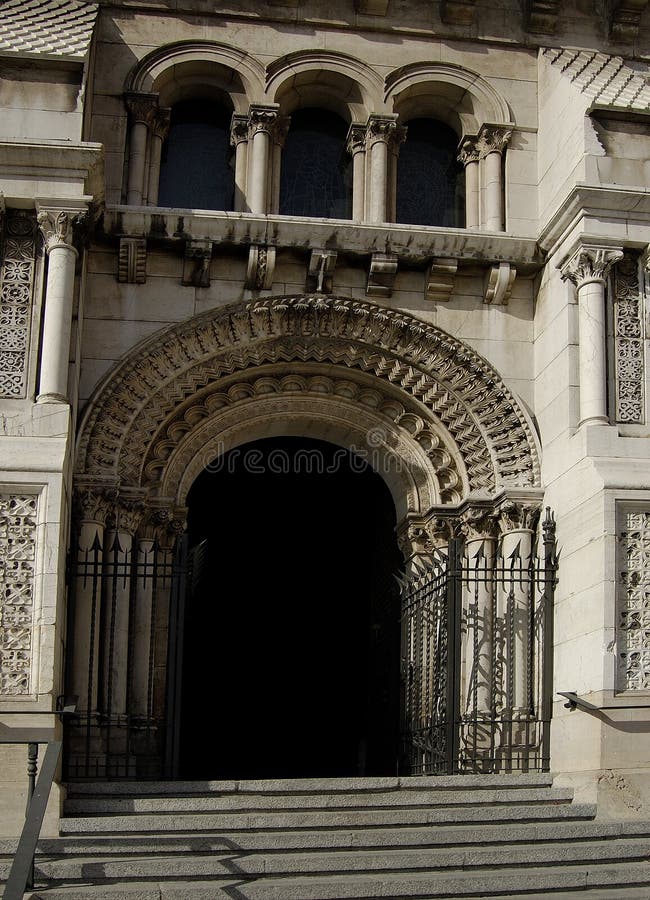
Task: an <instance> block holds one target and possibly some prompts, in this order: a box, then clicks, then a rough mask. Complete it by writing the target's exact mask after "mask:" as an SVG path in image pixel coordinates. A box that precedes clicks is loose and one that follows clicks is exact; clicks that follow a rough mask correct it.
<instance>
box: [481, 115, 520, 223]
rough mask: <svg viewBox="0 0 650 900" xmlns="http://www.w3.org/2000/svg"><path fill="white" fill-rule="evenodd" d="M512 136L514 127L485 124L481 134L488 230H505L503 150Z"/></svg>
mask: <svg viewBox="0 0 650 900" xmlns="http://www.w3.org/2000/svg"><path fill="white" fill-rule="evenodd" d="M511 137H512V129H510V128H498V127H496V126H492V125H486V126H483V128H482V129H481V132H480V134H479V141H478V147H479V153H480V157H481V160H482V163H483V183H484V185H485V227H486V228H487V229H488V231H503V230H504V216H503V209H504V190H503V177H502V174H501V173H502V170H503V159H502V156H503V151H504V150H505V148H506V145H507V144H508V141H509V140H510V138H511Z"/></svg>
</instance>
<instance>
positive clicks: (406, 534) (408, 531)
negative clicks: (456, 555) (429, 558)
mask: <svg viewBox="0 0 650 900" xmlns="http://www.w3.org/2000/svg"><path fill="white" fill-rule="evenodd" d="M452 537H453V527H452V523H451V521H450V519H448V518H446V517H444V516H433V517H432V518H430V519H416V520H413V521H411V522H409V524H408V526H407V527H406V528H405V529H404V530H403V531H402V533H401V535H400V536H399V538H398V544H399V548H400V550H401V552H402V553H403V554H404V556H405V558H406V559H410V558H411V557H412V556H420V555H423V554H427V553H433V552H434V550H439V549H441V548H443V547H446V546H447V545H448V544H449V541H450V540H451V539H452Z"/></svg>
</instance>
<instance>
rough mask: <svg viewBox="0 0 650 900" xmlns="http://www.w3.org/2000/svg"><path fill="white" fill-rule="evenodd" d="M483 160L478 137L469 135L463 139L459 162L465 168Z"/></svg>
mask: <svg viewBox="0 0 650 900" xmlns="http://www.w3.org/2000/svg"><path fill="white" fill-rule="evenodd" d="M480 158H481V151H480V148H479V143H478V135H475V134H474V135H469V134H468V135H467V136H466V137H464V138H463V140H462V142H461V145H460V150H459V151H458V161H459V162H461V163H462V164H463V165H464V166H466V165H467V164H468V163H473V162H478V161H479V159H480Z"/></svg>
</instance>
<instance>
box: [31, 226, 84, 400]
mask: <svg viewBox="0 0 650 900" xmlns="http://www.w3.org/2000/svg"><path fill="white" fill-rule="evenodd" d="M79 213H80V210H79V209H78V208H77V209H74V210H70V209H41V211H40V212H39V214H38V225H39V228H40V229H41V232H42V234H43V239H44V242H45V249H46V252H47V256H48V266H47V286H46V289H45V316H44V319H43V350H42V355H41V372H40V380H39V391H38V396H37V398H36V399H37V402H38V403H67V402H68V362H69V355H70V334H71V331H72V305H73V300H74V274H75V265H76V262H77V251H76V250H75V248H74V247H73V245H72V225H73V219H74V218H75V217H76V216H79Z"/></svg>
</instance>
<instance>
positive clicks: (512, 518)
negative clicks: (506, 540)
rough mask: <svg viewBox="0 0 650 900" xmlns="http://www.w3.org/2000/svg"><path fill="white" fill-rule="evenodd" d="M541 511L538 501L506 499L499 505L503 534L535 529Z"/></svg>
mask: <svg viewBox="0 0 650 900" xmlns="http://www.w3.org/2000/svg"><path fill="white" fill-rule="evenodd" d="M540 511H541V507H540V505H539V504H538V503H533V502H529V503H526V502H524V501H519V500H506V501H505V502H504V503H502V504H501V505H500V506H499V511H498V516H499V529H500V531H501V533H502V534H506V533H507V532H509V531H534V530H535V528H536V527H537V522H538V521H539V514H540Z"/></svg>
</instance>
